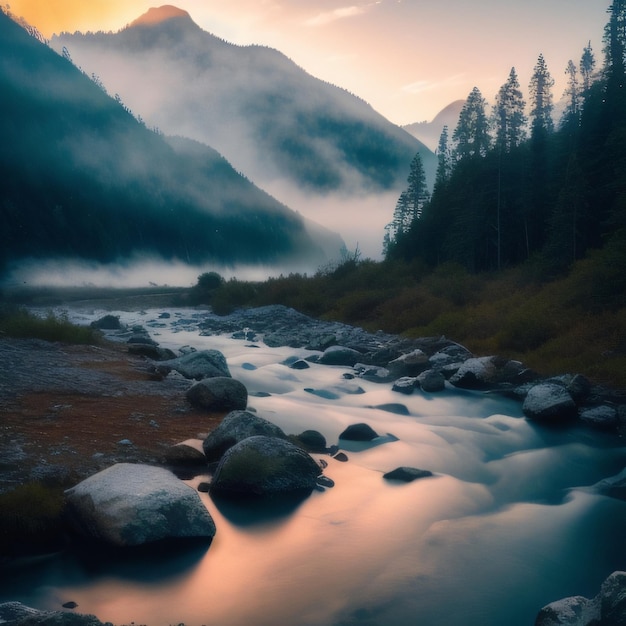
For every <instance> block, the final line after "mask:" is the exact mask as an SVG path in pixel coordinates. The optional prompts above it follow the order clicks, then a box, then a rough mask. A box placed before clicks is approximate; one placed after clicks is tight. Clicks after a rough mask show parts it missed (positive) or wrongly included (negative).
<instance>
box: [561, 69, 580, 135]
mask: <svg viewBox="0 0 626 626" xmlns="http://www.w3.org/2000/svg"><path fill="white" fill-rule="evenodd" d="M565 73H566V74H567V87H566V88H565V91H564V93H563V97H564V98H565V102H566V105H565V111H564V112H563V119H562V123H563V124H565V123H566V122H569V121H575V120H578V119H579V118H580V112H581V110H582V94H581V91H580V83H579V81H578V69H577V68H576V65H574V61H572V60H571V59H570V60H569V61H568V63H567V67H566V68H565Z"/></svg>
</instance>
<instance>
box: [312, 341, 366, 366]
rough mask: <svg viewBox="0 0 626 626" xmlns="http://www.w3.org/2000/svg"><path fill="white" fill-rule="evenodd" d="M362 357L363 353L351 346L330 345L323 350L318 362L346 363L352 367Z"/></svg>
mask: <svg viewBox="0 0 626 626" xmlns="http://www.w3.org/2000/svg"><path fill="white" fill-rule="evenodd" d="M362 358H363V355H362V354H361V353H360V352H359V351H358V350H354V349H353V348H346V347H344V346H330V348H326V350H324V354H322V356H321V357H320V360H319V362H320V363H321V364H322V365H347V366H349V367H353V366H354V365H356V363H358V362H359V361H360V360H361V359H362Z"/></svg>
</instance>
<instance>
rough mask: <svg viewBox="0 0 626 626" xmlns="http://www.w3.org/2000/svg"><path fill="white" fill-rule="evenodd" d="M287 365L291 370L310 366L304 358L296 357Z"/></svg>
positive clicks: (306, 368) (305, 368)
mask: <svg viewBox="0 0 626 626" xmlns="http://www.w3.org/2000/svg"><path fill="white" fill-rule="evenodd" d="M289 367H290V368H291V369H292V370H308V369H309V368H310V367H311V366H310V365H309V364H308V363H307V362H306V361H305V360H304V359H298V360H297V361H294V362H293V363H292V364H291V365H289Z"/></svg>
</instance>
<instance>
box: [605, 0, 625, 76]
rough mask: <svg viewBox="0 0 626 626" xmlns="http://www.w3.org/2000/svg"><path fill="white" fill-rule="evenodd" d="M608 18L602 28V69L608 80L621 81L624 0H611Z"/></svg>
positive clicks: (623, 61)
mask: <svg viewBox="0 0 626 626" xmlns="http://www.w3.org/2000/svg"><path fill="white" fill-rule="evenodd" d="M608 13H609V14H610V19H609V22H608V24H607V25H606V27H605V29H604V44H605V47H604V55H605V64H604V70H605V74H606V75H607V78H608V80H609V82H611V81H612V80H617V81H621V80H622V79H623V77H624V74H625V70H624V66H625V63H626V58H625V55H626V0H613V2H612V4H611V6H610V7H609V9H608Z"/></svg>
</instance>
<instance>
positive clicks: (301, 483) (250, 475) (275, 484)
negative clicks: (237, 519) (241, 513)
mask: <svg viewBox="0 0 626 626" xmlns="http://www.w3.org/2000/svg"><path fill="white" fill-rule="evenodd" d="M321 473H322V471H321V468H320V466H319V465H318V464H317V462H316V461H315V460H314V459H313V458H312V457H311V456H310V455H309V454H307V453H306V452H305V451H304V450H302V449H301V448H299V447H298V446H295V445H294V444H292V443H291V442H289V441H285V440H283V439H278V438H276V437H265V436H262V435H261V436H255V437H249V438H247V439H244V440H243V441H240V442H239V443H237V444H235V445H234V446H233V447H232V448H230V449H229V450H228V451H227V452H226V453H225V454H224V456H223V457H222V460H221V461H220V464H219V465H218V467H217V470H216V472H215V475H214V476H213V482H212V484H211V494H212V495H218V496H225V497H229V498H250V497H253V498H254V497H267V496H303V495H308V494H310V493H311V491H313V489H315V486H316V484H317V477H318V476H319V475H320V474H321Z"/></svg>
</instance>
